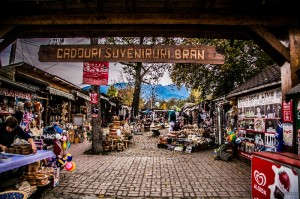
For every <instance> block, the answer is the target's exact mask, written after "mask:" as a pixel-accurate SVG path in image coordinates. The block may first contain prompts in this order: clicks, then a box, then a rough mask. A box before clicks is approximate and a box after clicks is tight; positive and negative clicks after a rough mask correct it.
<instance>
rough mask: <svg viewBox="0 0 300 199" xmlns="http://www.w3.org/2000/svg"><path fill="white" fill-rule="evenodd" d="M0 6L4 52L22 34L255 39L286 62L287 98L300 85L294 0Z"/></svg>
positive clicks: (20, 0)
mask: <svg viewBox="0 0 300 199" xmlns="http://www.w3.org/2000/svg"><path fill="white" fill-rule="evenodd" d="M0 10H1V12H0V13H1V14H0V15H1V17H0V39H1V43H0V52H2V51H3V50H4V49H5V48H6V47H7V46H9V45H10V44H11V43H12V42H14V41H15V40H16V39H18V38H56V37H58V38H67V37H89V38H92V37H108V36H109V37H113V36H162V37H190V38H192V37H198V38H201V37H202V38H216V39H231V40H234V39H240V40H249V39H251V40H254V41H255V42H256V43H257V44H258V45H259V46H260V47H261V48H262V49H263V50H264V51H265V52H266V53H268V54H269V56H270V57H271V58H273V59H274V60H275V61H276V62H277V63H278V64H279V65H280V66H283V67H282V69H283V71H284V72H283V74H286V75H285V76H284V78H283V80H282V92H283V96H284V94H285V93H287V92H288V91H289V90H290V89H291V88H292V87H293V86H295V85H296V84H298V79H297V76H296V71H297V70H299V69H300V61H299V59H300V26H299V19H300V15H299V14H298V13H299V12H298V7H297V6H296V2H295V1H292V0H276V1H273V0H272V1H271V0H254V1H233V0H222V1H217V0H114V1H104V0H78V1H65V0H25V1H24V0H14V1H3V2H2V3H1V8H0ZM281 41H287V43H289V45H288V46H285V45H283V43H282V42H281ZM284 63H286V64H284Z"/></svg>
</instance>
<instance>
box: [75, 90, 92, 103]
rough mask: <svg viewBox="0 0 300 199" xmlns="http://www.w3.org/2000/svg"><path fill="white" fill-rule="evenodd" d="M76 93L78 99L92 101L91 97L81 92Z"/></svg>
mask: <svg viewBox="0 0 300 199" xmlns="http://www.w3.org/2000/svg"><path fill="white" fill-rule="evenodd" d="M75 92H76V95H77V96H78V97H81V98H82V99H85V100H87V101H91V97H90V96H87V95H85V94H83V93H81V92H79V91H75Z"/></svg>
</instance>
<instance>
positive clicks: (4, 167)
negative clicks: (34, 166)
mask: <svg viewBox="0 0 300 199" xmlns="http://www.w3.org/2000/svg"><path fill="white" fill-rule="evenodd" d="M2 154H4V155H5V157H7V158H8V160H7V161H5V162H0V173H2V172H5V171H9V170H12V169H15V168H18V167H21V166H24V165H28V164H31V163H33V162H36V161H39V160H43V159H46V158H50V157H55V154H54V153H53V152H52V151H48V150H38V151H37V153H36V154H30V155H20V154H8V153H2Z"/></svg>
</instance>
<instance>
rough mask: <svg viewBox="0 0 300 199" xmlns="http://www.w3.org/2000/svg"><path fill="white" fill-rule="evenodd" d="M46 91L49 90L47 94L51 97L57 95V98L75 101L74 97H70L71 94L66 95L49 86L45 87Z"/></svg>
mask: <svg viewBox="0 0 300 199" xmlns="http://www.w3.org/2000/svg"><path fill="white" fill-rule="evenodd" d="M47 89H48V90H49V93H50V94H52V95H58V96H62V97H65V98H68V99H70V100H75V97H74V95H72V94H71V93H67V92H64V91H61V90H58V89H56V88H52V87H49V86H48V87H47Z"/></svg>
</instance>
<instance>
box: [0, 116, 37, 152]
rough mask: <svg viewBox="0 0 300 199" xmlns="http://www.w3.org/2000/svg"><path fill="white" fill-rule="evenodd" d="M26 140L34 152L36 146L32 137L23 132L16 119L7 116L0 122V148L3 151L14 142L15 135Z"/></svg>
mask: <svg viewBox="0 0 300 199" xmlns="http://www.w3.org/2000/svg"><path fill="white" fill-rule="evenodd" d="M16 135H17V136H18V137H20V138H22V139H24V140H27V141H28V142H29V143H30V144H31V148H32V152H33V153H34V154H35V153H36V152H37V148H36V146H35V143H34V141H33V139H32V137H31V136H30V135H29V134H28V133H25V132H24V130H23V129H22V128H21V127H20V126H19V125H18V120H17V119H16V118H15V117H13V116H9V117H7V118H6V120H5V121H4V122H2V123H1V124H0V149H1V151H5V150H6V149H7V148H8V147H11V144H12V143H13V142H14V139H15V136H16Z"/></svg>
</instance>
